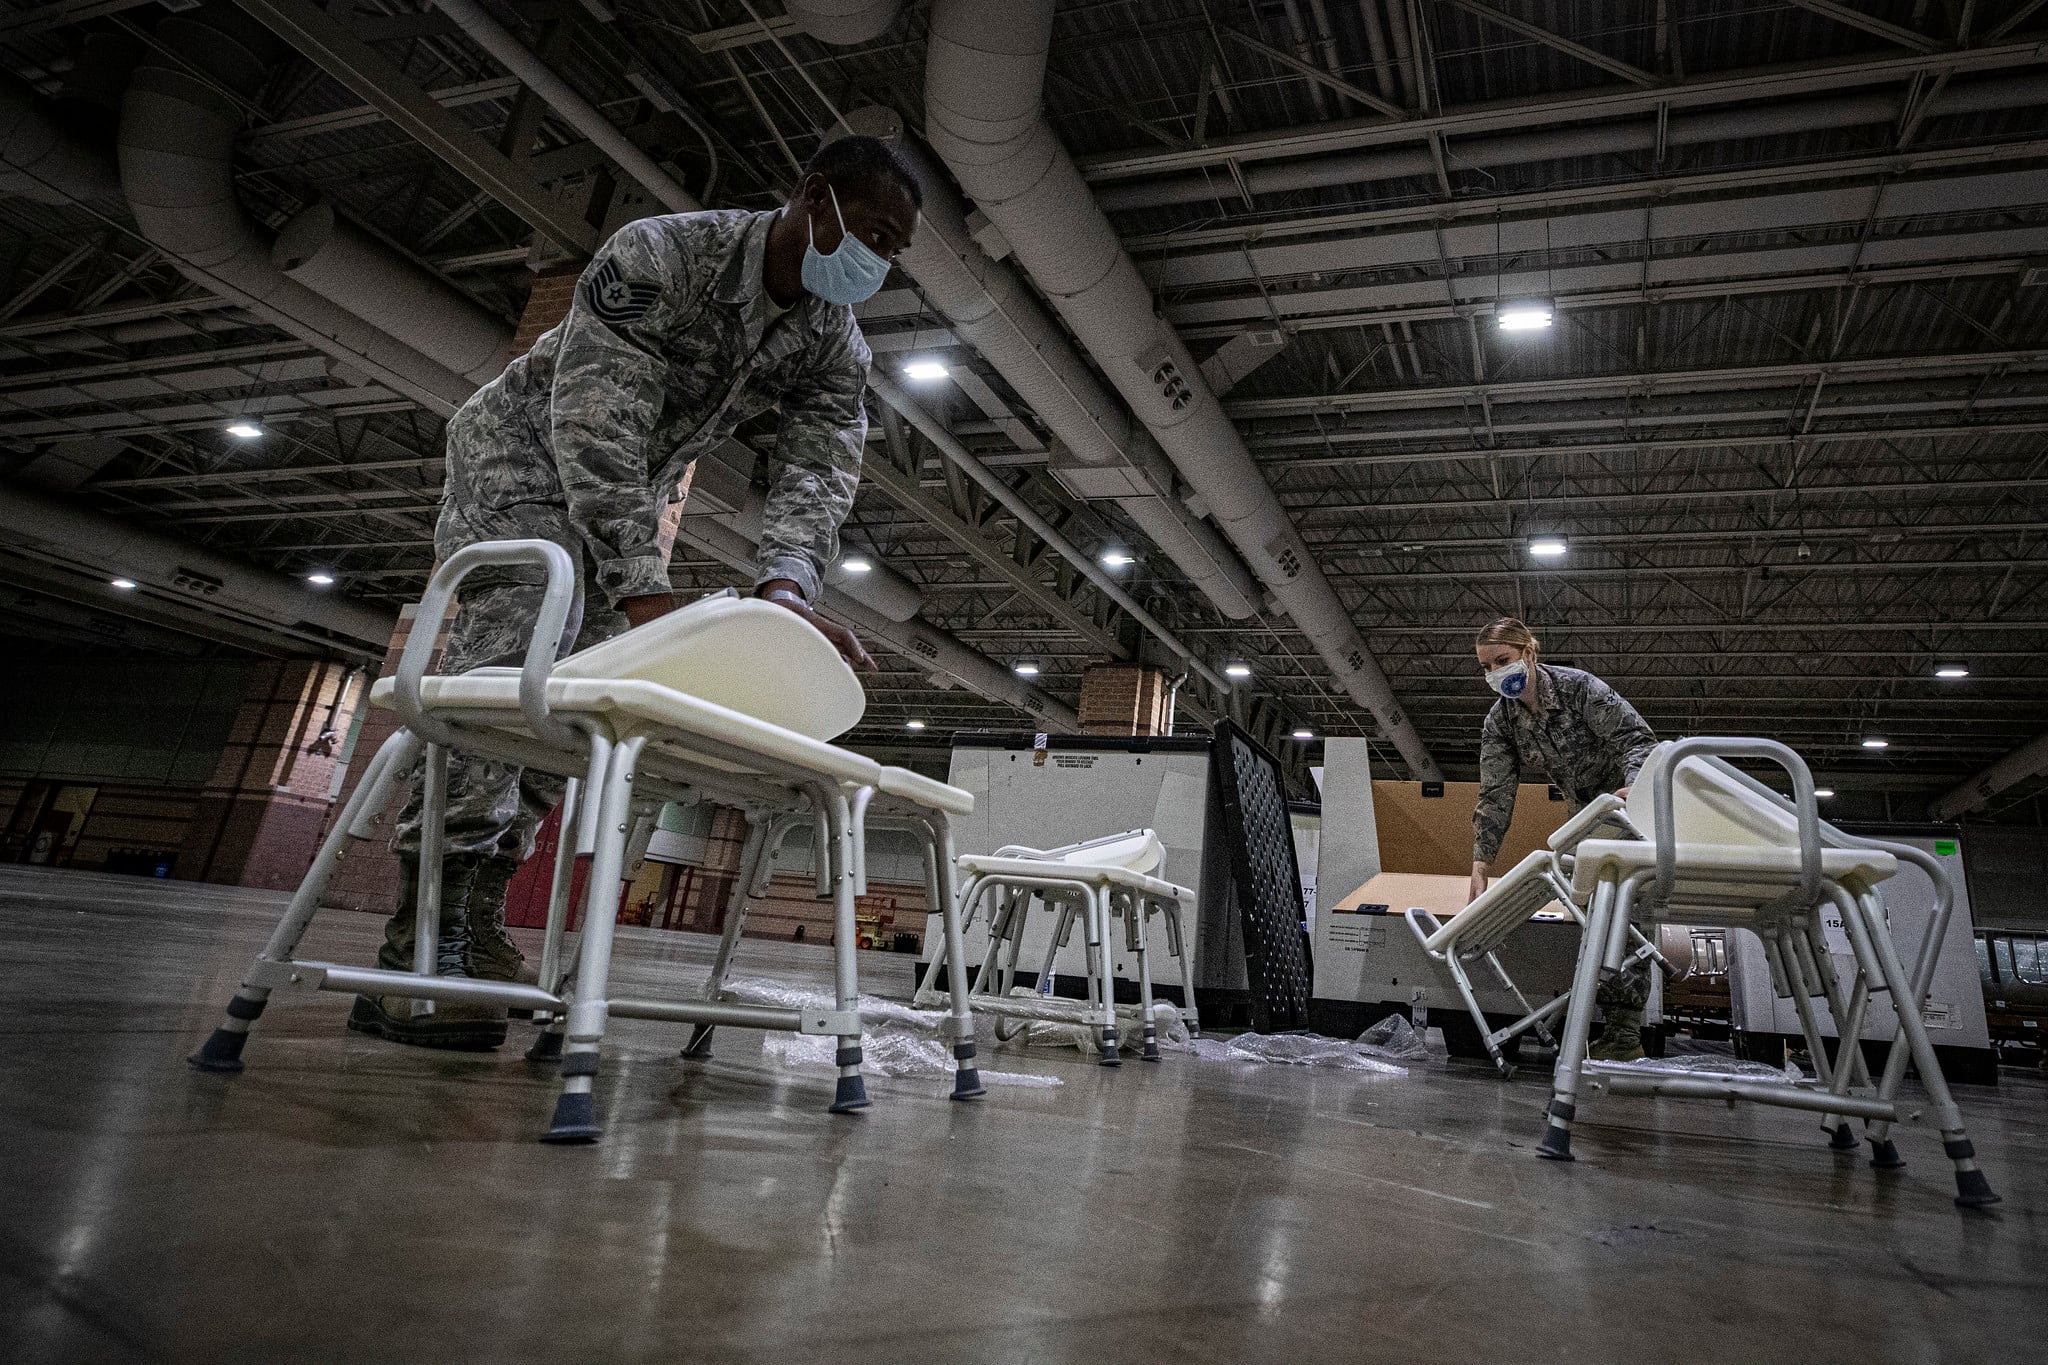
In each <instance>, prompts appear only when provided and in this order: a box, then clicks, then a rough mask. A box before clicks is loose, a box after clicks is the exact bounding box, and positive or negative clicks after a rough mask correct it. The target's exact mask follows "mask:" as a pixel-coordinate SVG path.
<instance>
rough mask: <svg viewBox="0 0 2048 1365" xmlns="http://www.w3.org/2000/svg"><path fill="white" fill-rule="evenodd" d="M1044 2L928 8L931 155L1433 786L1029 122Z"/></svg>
mask: <svg viewBox="0 0 2048 1365" xmlns="http://www.w3.org/2000/svg"><path fill="white" fill-rule="evenodd" d="M1052 17H1053V5H1052V0H1018V3H1015V4H1010V5H1004V6H1001V7H1000V8H997V7H992V6H989V5H986V4H981V3H975V2H974V0H937V3H936V5H935V6H934V8H933V11H932V21H931V41H930V44H929V47H928V55H927V59H926V67H925V122H926V127H927V130H928V135H929V137H930V139H931V143H932V146H933V148H934V149H935V150H936V151H937V152H938V153H939V155H940V156H941V157H942V158H943V159H944V160H945V162H946V164H947V165H948V166H949V167H950V168H951V169H952V171H953V174H954V176H955V178H957V179H958V180H959V181H960V184H961V186H962V188H964V189H965V190H966V191H967V193H968V195H969V197H971V198H972V199H973V200H974V201H975V202H976V203H977V204H979V205H980V206H981V209H982V211H983V212H984V213H986V214H987V215H988V217H989V220H990V221H991V222H992V223H993V224H994V225H995V226H996V228H997V229H998V230H1000V231H1001V232H1002V234H1003V236H1004V237H1006V238H1007V239H1008V241H1009V243H1010V245H1011V246H1012V247H1013V248H1014V249H1015V251H1016V254H1017V258H1018V260H1019V261H1020V262H1021V263H1022V264H1023V266H1024V268H1025V269H1026V270H1028V271H1029V272H1030V273H1031V276H1032V278H1033V279H1034V280H1035V281H1037V283H1038V286H1039V288H1040V289H1041V290H1043V291H1044V293H1045V294H1046V296H1047V297H1048V298H1049V299H1051V300H1052V303H1053V306H1054V307H1055V308H1056V309H1058V310H1059V313H1060V316H1061V317H1063V318H1065V319H1066V321H1067V325H1068V326H1069V327H1070V328H1072V329H1073V332H1074V335H1075V336H1076V337H1077V338H1078V339H1079V340H1080V342H1081V344H1082V346H1084V347H1085V348H1086V349H1087V350H1088V352H1089V354H1091V355H1092V356H1094V358H1095V360H1096V363H1097V364H1098V365H1100V366H1101V368H1102V370H1103V373H1104V374H1105V375H1107V376H1108V378H1109V381H1110V383H1112V384H1114V385H1115V386H1116V388H1117V390H1118V391H1119V392H1120V393H1122V394H1123V396H1124V399H1125V401H1127V402H1128V403H1129V404H1130V405H1131V409H1132V411H1134V412H1135V413H1136V414H1137V415H1138V418H1139V420H1141V421H1142V422H1144V423H1145V425H1146V426H1147V427H1149V428H1150V429H1151V431H1152V434H1153V435H1154V436H1155V437H1157V438H1158V440H1159V444H1160V446H1161V447H1162V448H1163V449H1164V450H1165V451H1166V453H1167V455H1168V456H1169V457H1170V458H1171V459H1172V460H1173V462H1174V464H1175V465H1176V466H1178V467H1179V469H1180V471H1181V473H1182V475H1183V476H1184V477H1185V478H1186V479H1187V481H1188V483H1189V485H1190V486H1191V487H1192V488H1193V489H1194V491H1195V492H1196V494H1198V495H1199V496H1200V497H1201V499H1202V501H1203V502H1204V503H1206V504H1207V506H1208V511H1209V514H1210V516H1212V517H1213V518H1214V519H1215V521H1216V523H1217V524H1218V525H1219V526H1220V527H1221V528H1222V529H1223V532H1224V534H1225V535H1226V536H1228V537H1229V538H1230V541H1231V543H1232V544H1234V545H1236V547H1237V548H1238V551H1239V552H1240V553H1241V554H1243V556H1244V557H1245V559H1246V561H1247V562H1248V563H1250V565H1251V567H1252V569H1253V571H1254V572H1256V573H1257V574H1258V575H1259V577H1260V578H1261V579H1262V580H1263V581H1264V582H1265V583H1266V585H1267V586H1268V587H1269V588H1271V589H1272V592H1273V595H1274V597H1275V598H1276V599H1277V600H1278V602H1279V603H1280V605H1281V606H1282V607H1283V608H1284V609H1285V610H1286V611H1287V613H1288V615H1290V616H1292V617H1293V618H1294V622H1295V624H1296V625H1297V626H1298V627H1300V629H1301V631H1302V634H1303V635H1304V636H1305V637H1306V638H1307V639H1308V641H1309V642H1310V643H1311V644H1312V645H1313V646H1314V647H1315V650H1316V652H1317V653H1318V654H1320V655H1321V656H1322V657H1323V659H1324V661H1325V662H1326V663H1327V664H1328V666H1329V668H1330V672H1331V674H1332V676H1334V677H1335V678H1336V680H1337V682H1338V683H1339V685H1340V686H1342V687H1343V688H1344V689H1345V691H1347V692H1348V693H1350V695H1351V696H1352V697H1353V698H1355V699H1356V700H1357V701H1358V702H1359V703H1360V704H1361V705H1363V706H1365V707H1366V708H1367V709H1368V710H1370V711H1371V712H1372V713H1373V715H1374V716H1375V717H1377V718H1378V720H1379V723H1380V727H1381V729H1382V730H1383V731H1384V733H1385V734H1386V737H1387V738H1388V740H1389V741H1391V742H1392V743H1393V745H1394V746H1395V748H1397V749H1398V750H1399V751H1400V753H1401V756H1402V757H1403V758H1404V759H1405V760H1406V761H1407V763H1408V767H1409V769H1410V771H1411V773H1412V774H1413V775H1414V776H1415V777H1417V778H1419V779H1423V780H1429V781H1435V780H1438V779H1439V778H1440V776H1441V774H1440V772H1439V770H1438V768H1437V765H1436V761H1435V760H1434V759H1432V758H1431V757H1430V755H1429V750H1428V749H1427V748H1426V747H1425V746H1424V744H1423V742H1422V736H1421V735H1420V734H1419V733H1417V731H1416V729H1415V726H1414V724H1413V722H1411V721H1410V720H1409V719H1408V717H1407V715H1406V713H1405V712H1403V711H1402V709H1401V706H1400V703H1399V702H1398V701H1397V700H1396V699H1395V697H1394V690H1393V688H1392V686H1390V685H1389V684H1388V682H1387V678H1386V674H1385V673H1383V672H1382V671H1381V669H1380V666H1379V663H1378V661H1377V660H1375V659H1374V658H1373V657H1372V654H1371V652H1370V651H1369V650H1368V649H1367V648H1366V644H1365V641H1364V639H1363V638H1362V637H1361V636H1360V635H1359V633H1358V629H1357V627H1356V626H1354V625H1353V624H1352V621H1351V616H1350V613H1349V612H1347V611H1346V610H1345V608H1344V604H1343V602H1342V601H1341V600H1340V599H1339V598H1338V596H1337V591H1336V589H1335V588H1334V587H1332V586H1331V584H1330V581H1329V580H1328V579H1327V578H1325V577H1324V576H1323V572H1322V570H1321V568H1320V567H1318V565H1317V564H1316V562H1315V558H1314V556H1313V555H1312V554H1311V553H1310V551H1309V549H1308V546H1307V545H1306V544H1304V543H1303V541H1302V539H1301V534H1300V533H1299V532H1298V531H1296V530H1295V528H1294V524H1293V522H1292V521H1291V520H1289V518H1288V516H1287V513H1286V511H1285V509H1283V508H1282V507H1281V506H1280V502H1279V499H1277V498H1276V497H1274V496H1273V490H1272V489H1271V488H1270V487H1269V486H1268V485H1267V483H1266V481H1265V479H1264V477H1263V476H1262V475H1261V474H1260V473H1259V469H1258V466H1257V465H1256V464H1254V463H1253V461H1252V458H1251V453H1250V452H1249V451H1247V450H1246V449H1245V444H1244V438H1243V437H1242V436H1240V435H1239V434H1238V431H1237V428H1236V427H1234V426H1232V425H1231V422H1230V419H1229V418H1228V417H1226V416H1225V415H1224V413H1223V409H1222V406H1221V405H1220V404H1218V403H1217V401H1216V396H1215V394H1213V393H1211V392H1210V390H1209V387H1208V384H1207V382H1206V381H1204V380H1203V378H1202V375H1201V372H1200V370H1199V369H1198V368H1197V367H1196V365H1195V362H1194V358H1193V357H1192V356H1191V355H1190V354H1189V353H1188V349H1187V347H1186V345H1185V344H1183V343H1182V341H1181V340H1180V338H1179V337H1178V336H1177V335H1176V334H1175V333H1174V331H1173V329H1172V328H1171V327H1169V326H1167V324H1166V323H1165V322H1163V321H1162V320H1161V319H1160V318H1159V316H1158V314H1157V313H1156V311H1155V310H1154V305H1153V299H1152V295H1151V292H1150V291H1149V290H1148V289H1146V287H1145V283H1144V281H1143V280H1142V279H1140V278H1139V276H1138V271H1137V267H1136V266H1134V265H1133V264H1132V263H1131V259H1130V257H1129V256H1128V255H1127V254H1126V253H1125V252H1124V249H1123V244H1122V243H1121V242H1120V241H1118V240H1117V236H1116V232H1115V230H1114V229H1113V228H1111V227H1110V224H1109V220H1108V218H1106V217H1105V216H1104V215H1103V213H1102V210H1101V209H1100V208H1098V207H1097V206H1096V203H1095V200H1094V197H1093V195H1092V194H1091V192H1090V191H1089V188H1088V186H1087V184H1086V183H1085V182H1084V181H1083V180H1082V179H1081V175H1080V172H1079V170H1077V169H1076V167H1075V165H1074V162H1073V158H1072V157H1070V156H1069V155H1068V154H1067V151H1066V149H1065V148H1064V147H1062V146H1061V145H1060V144H1059V140H1058V139H1057V138H1056V137H1055V136H1054V134H1053V131H1052V127H1051V125H1049V124H1048V123H1047V122H1046V121H1045V119H1044V117H1043V116H1042V115H1041V113H1040V109H1039V103H1040V97H1041V92H1042V87H1043V84H1044V78H1045V56H1046V47H1047V44H1048V43H1049V42H1050V41H1051V37H1052Z"/></svg>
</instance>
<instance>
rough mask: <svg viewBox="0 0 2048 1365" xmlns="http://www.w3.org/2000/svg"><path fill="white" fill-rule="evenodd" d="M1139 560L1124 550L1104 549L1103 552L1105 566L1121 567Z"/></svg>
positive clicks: (1111, 567)
mask: <svg viewBox="0 0 2048 1365" xmlns="http://www.w3.org/2000/svg"><path fill="white" fill-rule="evenodd" d="M1137 562H1138V561H1137V560H1136V559H1134V558H1132V557H1131V556H1130V555H1128V554H1125V553H1124V552H1123V551H1122V550H1104V551H1103V552H1102V563H1103V567H1105V568H1110V569H1121V568H1125V567H1127V566H1129V565H1132V564H1135V563H1137Z"/></svg>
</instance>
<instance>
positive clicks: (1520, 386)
mask: <svg viewBox="0 0 2048 1365" xmlns="http://www.w3.org/2000/svg"><path fill="white" fill-rule="evenodd" d="M2043 367H2048V349H2040V350H2035V349H2026V350H2007V351H1963V352H1957V353H1952V354H1935V355H1905V356H1885V357H1881V358H1873V359H1865V360H1816V361H1799V362H1794V363H1791V364H1782V365H1737V366H1728V367H1725V368H1715V369H1696V370H1656V371H1651V372H1649V373H1642V374H1615V375H1581V376H1575V377H1572V378H1559V379H1529V380H1519V381H1515V382H1511V383H1498V384H1443V385H1433V386H1430V387H1425V388H1409V389H1379V390H1374V391H1372V392H1369V393H1335V394H1306V395H1302V396H1299V397H1292V398H1241V399H1238V400H1236V401H1234V402H1230V403H1226V404H1225V405H1224V406H1225V407H1226V408H1228V409H1229V411H1230V415H1231V416H1232V417H1233V418H1236V419H1239V420H1244V419H1248V418H1256V417H1286V416H1295V415H1301V414H1307V413H1329V412H1399V411H1404V410H1414V409H1428V408H1441V407H1462V406H1464V405H1466V404H1471V403H1479V402H1482V401H1484V402H1490V403H1495V404H1502V403H1517V402H1537V403H1542V402H1555V401H1558V400H1560V399H1568V398H1587V397H1605V396H1609V395H1613V394H1617V393H1618V394H1629V395H1636V394H1648V393H1660V392H1667V391H1673V392H1679V393H1695V392H1699V391H1701V390H1702V389H1709V388H1713V389H1725V388H1752V387H1755V386H1760V385H1768V384H1788V383H1805V382H1810V381H1812V380H1814V379H1816V378H1819V377H1821V376H1823V375H1825V376H1826V377H1827V380H1828V382H1829V383H1831V384H1832V383H1839V382H1843V381H1849V382H1854V381H1856V380H1859V379H1868V380H1885V379H1897V378H1901V377H1903V376H1906V375H1944V374H1963V375H1970V374H1982V373H1987V372H1989V371H1991V370H1994V369H1996V370H2002V371H2005V372H2008V373H2010V372H2013V371H2031V370H2035V369H2040V368H2043ZM2043 400H2044V401H2048V395H2044V396H2043Z"/></svg>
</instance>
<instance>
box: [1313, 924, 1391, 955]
mask: <svg viewBox="0 0 2048 1365" xmlns="http://www.w3.org/2000/svg"><path fill="white" fill-rule="evenodd" d="M1323 942H1324V943H1325V944H1327V945H1328V946H1330V947H1332V948H1335V949H1336V950H1338V951H1339V952H1345V953H1369V952H1371V951H1372V950H1373V949H1374V948H1384V947H1386V944H1387V926H1386V922H1385V921H1384V920H1380V921H1377V922H1375V921H1374V920H1367V919H1353V918H1350V917H1349V916H1347V917H1346V918H1344V919H1337V918H1336V917H1334V916H1333V917H1332V918H1331V920H1330V928H1329V932H1328V933H1327V934H1326V935H1325V936H1324V938H1323Z"/></svg>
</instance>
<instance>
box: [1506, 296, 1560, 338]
mask: <svg viewBox="0 0 2048 1365" xmlns="http://www.w3.org/2000/svg"><path fill="white" fill-rule="evenodd" d="M1494 319H1495V321H1496V322H1497V323H1499V325H1500V329H1501V330H1502V331H1503V332H1540V331H1542V330H1543V329H1544V328H1546V327H1548V326H1550V325H1551V324H1552V323H1553V322H1555V321H1557V310H1556V309H1555V308H1553V307H1552V306H1551V305H1550V303H1549V302H1548V301H1547V300H1544V299H1522V300H1520V301H1519V302H1516V303H1504V304H1502V305H1501V306H1500V309H1499V311H1498V312H1496V313H1495V314H1494Z"/></svg>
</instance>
